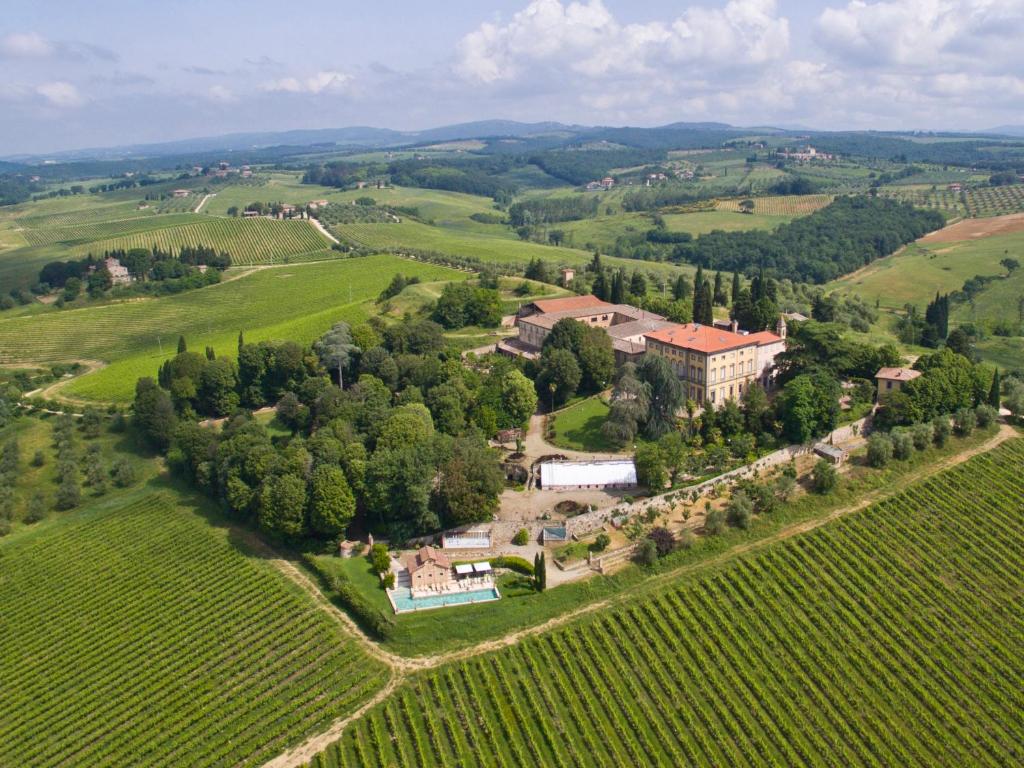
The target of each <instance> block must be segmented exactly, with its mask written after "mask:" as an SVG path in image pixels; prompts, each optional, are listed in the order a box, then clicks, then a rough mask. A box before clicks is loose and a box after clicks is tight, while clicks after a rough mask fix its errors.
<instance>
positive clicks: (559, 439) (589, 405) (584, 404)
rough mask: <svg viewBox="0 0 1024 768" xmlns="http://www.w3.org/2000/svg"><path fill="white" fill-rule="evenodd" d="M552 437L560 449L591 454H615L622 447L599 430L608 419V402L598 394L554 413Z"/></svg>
mask: <svg viewBox="0 0 1024 768" xmlns="http://www.w3.org/2000/svg"><path fill="white" fill-rule="evenodd" d="M553 418H554V428H555V437H554V439H553V440H552V441H551V442H552V444H554V445H557V446H558V447H559V448H568V449H570V450H574V451H590V452H592V453H615V452H617V451H619V450H621V449H620V448H619V447H618V446H617V445H615V443H613V442H612V441H611V440H609V439H608V438H607V437H606V436H605V434H604V433H603V432H602V431H601V426H602V425H603V424H604V422H605V420H606V419H607V418H608V404H607V403H606V402H605V401H604V400H602V399H601V398H600V397H590V398H587V399H586V400H583V401H581V402H579V403H576V404H575V405H571V406H569V407H568V408H565V409H563V410H561V411H558V412H557V413H555V414H554V417H553Z"/></svg>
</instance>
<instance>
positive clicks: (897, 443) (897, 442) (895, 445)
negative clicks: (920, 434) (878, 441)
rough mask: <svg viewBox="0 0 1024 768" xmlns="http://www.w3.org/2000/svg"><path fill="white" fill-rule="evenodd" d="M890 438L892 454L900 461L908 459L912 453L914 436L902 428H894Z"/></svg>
mask: <svg viewBox="0 0 1024 768" xmlns="http://www.w3.org/2000/svg"><path fill="white" fill-rule="evenodd" d="M890 437H891V440H892V455H893V457H894V458H897V459H899V460H900V461H905V460H906V459H909V458H910V457H911V455H912V454H913V453H914V438H913V437H911V435H910V433H909V432H907V431H906V430H904V429H899V430H894V431H893V433H892V435H891V436H890Z"/></svg>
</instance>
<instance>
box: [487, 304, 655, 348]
mask: <svg viewBox="0 0 1024 768" xmlns="http://www.w3.org/2000/svg"><path fill="white" fill-rule="evenodd" d="M565 318H571V319H573V320H576V321H577V322H580V323H584V324H586V325H592V326H594V327H597V328H603V329H604V330H605V332H606V333H607V334H608V335H609V336H610V337H611V340H612V349H613V350H614V351H615V362H616V363H618V364H620V365H621V364H622V363H628V362H633V363H635V362H637V361H638V360H639V359H640V357H641V356H642V355H643V353H644V350H645V348H646V346H647V343H646V339H645V336H646V334H648V333H650V332H651V331H656V330H658V329H660V328H667V327H669V326H671V325H673V323H671V322H669V321H668V320H666V319H665V318H664V317H662V316H661V315H658V314H655V313H654V312H648V311H646V310H643V309H639V308H637V307H634V306H631V305H629V304H609V303H608V302H607V301H602V300H601V299H599V298H597V297H596V296H568V297H566V298H563V299H540V300H538V301H534V302H531V303H529V304H524V305H523V306H522V307H521V308H520V309H519V312H518V313H516V321H515V322H516V328H517V329H518V331H519V334H518V336H517V337H516V338H514V339H506V340H505V341H502V342H501V343H499V344H498V352H501V353H504V354H507V355H515V356H519V357H526V358H529V359H534V358H536V357H538V356H539V355H540V351H541V347H543V346H544V339H546V338H547V337H548V334H549V333H551V329H552V328H554V327H555V323H557V322H558V321H559V320H563V319H565Z"/></svg>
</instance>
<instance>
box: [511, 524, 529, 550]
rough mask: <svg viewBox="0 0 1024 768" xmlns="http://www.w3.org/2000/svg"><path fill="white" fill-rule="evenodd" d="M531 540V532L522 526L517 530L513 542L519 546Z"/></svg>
mask: <svg viewBox="0 0 1024 768" xmlns="http://www.w3.org/2000/svg"><path fill="white" fill-rule="evenodd" d="M529 540H530V532H529V531H528V530H526V529H525V528H520V529H519V530H518V531H516V535H515V536H513V537H512V543H513V544H515V545H516V546H518V547H521V546H523V545H525V544H526V543H527V542H528V541H529Z"/></svg>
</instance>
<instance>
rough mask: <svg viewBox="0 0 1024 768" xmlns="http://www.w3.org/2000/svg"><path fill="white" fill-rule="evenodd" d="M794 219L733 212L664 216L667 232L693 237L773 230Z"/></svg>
mask: <svg viewBox="0 0 1024 768" xmlns="http://www.w3.org/2000/svg"><path fill="white" fill-rule="evenodd" d="M794 218H795V216H794V215H788V214H761V213H752V214H750V213H737V212H735V211H723V210H718V211H697V212H695V213H668V214H665V216H664V219H665V226H666V228H667V229H668V230H669V232H689V233H690V234H691V235H693V236H694V237H699V236H700V235H705V234H707V233H708V232H714V231H716V230H720V231H722V232H745V231H747V230H750V229H766V230H771V229H775V228H776V227H777V226H779V225H780V224H788V223H789V222H790V221H792V220H793V219H794Z"/></svg>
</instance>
